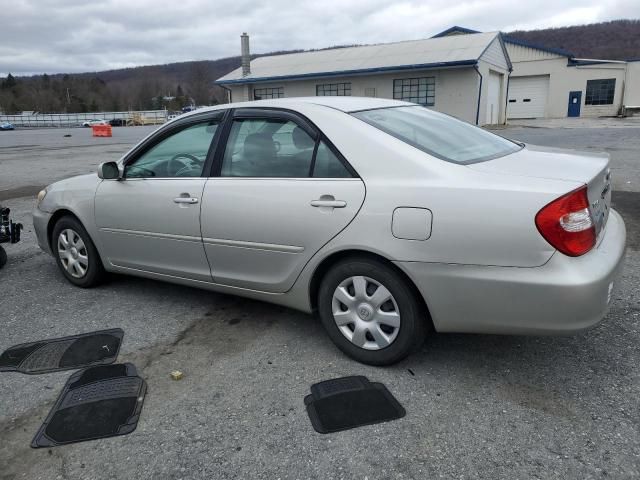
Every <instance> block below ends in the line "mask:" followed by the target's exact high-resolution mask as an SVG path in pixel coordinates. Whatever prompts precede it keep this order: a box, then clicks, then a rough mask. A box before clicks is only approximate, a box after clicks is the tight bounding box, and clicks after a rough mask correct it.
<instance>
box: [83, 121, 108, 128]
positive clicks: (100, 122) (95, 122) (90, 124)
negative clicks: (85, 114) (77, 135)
mask: <svg viewBox="0 0 640 480" xmlns="http://www.w3.org/2000/svg"><path fill="white" fill-rule="evenodd" d="M81 125H82V126H83V127H93V126H94V125H109V122H107V121H106V120H86V121H84V122H82V123H81Z"/></svg>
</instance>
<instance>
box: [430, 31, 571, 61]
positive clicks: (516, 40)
mask: <svg viewBox="0 0 640 480" xmlns="http://www.w3.org/2000/svg"><path fill="white" fill-rule="evenodd" d="M469 33H479V32H478V31H477V30H471V29H470V28H465V27H459V26H458V25H454V26H453V27H449V28H447V29H446V30H443V31H442V32H440V33H436V34H435V35H434V36H433V37H432V38H440V37H447V36H456V35H466V34H469ZM502 39H503V40H504V41H505V42H506V43H512V44H513V45H520V46H521V47H529V48H535V49H536V50H542V51H544V52H549V53H555V54H557V55H562V56H563V57H570V58H571V57H573V56H574V55H573V53H571V52H568V51H567V50H563V49H562V48H552V47H545V46H543V45H539V44H537V43H532V42H529V41H527V40H520V39H519V38H514V37H511V36H509V35H505V34H504V33H503V34H502Z"/></svg>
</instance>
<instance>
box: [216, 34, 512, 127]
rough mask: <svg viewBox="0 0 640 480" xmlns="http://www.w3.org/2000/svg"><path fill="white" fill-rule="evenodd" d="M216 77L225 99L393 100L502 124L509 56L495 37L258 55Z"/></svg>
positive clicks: (458, 37) (245, 49) (245, 48)
mask: <svg viewBox="0 0 640 480" xmlns="http://www.w3.org/2000/svg"><path fill="white" fill-rule="evenodd" d="M242 38H243V54H244V55H243V67H241V68H238V69H236V70H234V71H233V72H231V73H229V74H227V75H225V76H224V77H222V78H220V79H218V80H217V81H216V84H218V85H221V86H223V87H225V88H227V89H228V90H229V96H230V100H231V101H234V102H237V101H246V100H253V99H263V98H280V97H300V96H315V95H354V96H370V97H381V98H395V99H400V100H407V101H411V102H415V103H420V104H422V105H425V106H427V107H430V108H433V109H434V110H437V111H440V112H444V113H448V114H450V115H454V116H456V117H458V118H461V119H463V120H466V121H468V122H472V123H476V124H480V125H484V124H489V123H504V122H505V120H506V115H505V108H506V92H507V78H508V76H509V72H510V70H511V64H510V61H509V56H508V53H507V50H506V47H505V44H504V42H503V41H502V36H501V35H500V33H499V32H491V33H474V34H469V35H456V36H448V37H442V38H430V39H426V40H414V41H405V42H396V43H388V44H380V45H368V46H362V47H348V48H336V49H330V50H319V51H312V52H303V53H292V54H286V55H273V56H267V57H259V58H257V59H255V60H253V61H251V63H250V65H249V61H248V58H249V49H248V37H247V36H246V35H243V37H242Z"/></svg>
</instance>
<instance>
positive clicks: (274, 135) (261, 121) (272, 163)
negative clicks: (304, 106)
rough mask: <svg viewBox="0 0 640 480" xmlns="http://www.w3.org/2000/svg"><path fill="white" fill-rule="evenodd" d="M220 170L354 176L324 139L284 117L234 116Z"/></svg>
mask: <svg viewBox="0 0 640 480" xmlns="http://www.w3.org/2000/svg"><path fill="white" fill-rule="evenodd" d="M220 174H221V176H223V177H263V178H309V177H313V178H351V177H353V175H352V174H351V172H350V170H349V169H348V168H347V167H346V166H345V164H344V163H343V162H342V161H341V159H340V158H338V156H337V155H336V153H334V152H333V151H332V149H331V148H330V147H329V145H328V144H327V143H326V142H325V141H323V140H318V141H316V140H315V139H314V138H312V136H311V135H309V133H308V132H307V131H306V130H305V129H304V128H302V127H301V126H300V125H298V124H296V123H295V122H293V121H291V120H288V119H284V118H283V119H280V118H236V119H234V120H233V123H232V125H231V129H230V132H229V137H228V139H227V145H226V147H225V151H224V156H223V160H222V167H221V172H220Z"/></svg>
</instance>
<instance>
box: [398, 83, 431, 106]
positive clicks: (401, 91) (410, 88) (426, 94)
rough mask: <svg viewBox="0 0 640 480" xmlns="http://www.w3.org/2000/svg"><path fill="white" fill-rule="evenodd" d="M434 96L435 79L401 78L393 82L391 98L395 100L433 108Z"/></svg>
mask: <svg viewBox="0 0 640 480" xmlns="http://www.w3.org/2000/svg"><path fill="white" fill-rule="evenodd" d="M435 96H436V79H435V77H421V78H401V79H398V80H394V81H393V98H394V99H396V100H404V101H406V102H413V103H419V104H420V105H427V106H433V105H434V103H435Z"/></svg>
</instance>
